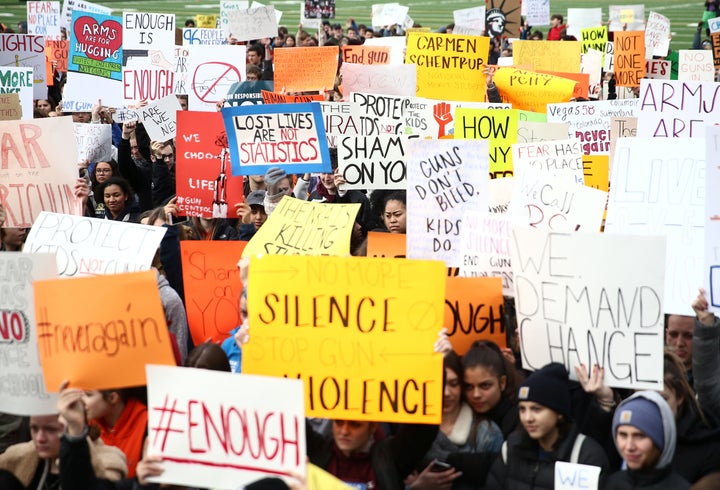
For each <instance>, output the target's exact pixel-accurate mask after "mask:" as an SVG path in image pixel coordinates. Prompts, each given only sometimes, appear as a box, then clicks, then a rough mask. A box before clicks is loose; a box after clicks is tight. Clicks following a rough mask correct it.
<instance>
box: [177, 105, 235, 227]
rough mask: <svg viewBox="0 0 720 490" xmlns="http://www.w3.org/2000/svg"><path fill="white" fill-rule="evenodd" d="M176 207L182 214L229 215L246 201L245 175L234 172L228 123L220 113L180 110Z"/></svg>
mask: <svg viewBox="0 0 720 490" xmlns="http://www.w3.org/2000/svg"><path fill="white" fill-rule="evenodd" d="M177 118H178V138H177V139H176V144H177V150H176V155H177V165H176V172H177V176H176V179H175V186H176V193H177V203H176V204H177V208H178V214H179V215H180V216H200V217H204V218H227V217H228V210H229V212H230V214H231V215H235V208H234V205H235V204H237V203H240V202H242V201H243V198H244V195H243V178H242V176H241V175H231V172H230V167H231V166H230V160H231V156H230V153H229V151H228V146H227V145H228V143H227V137H226V135H225V125H224V123H223V120H222V116H221V114H220V113H218V112H193V111H179V112H178V113H177Z"/></svg>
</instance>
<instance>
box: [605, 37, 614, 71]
mask: <svg viewBox="0 0 720 490" xmlns="http://www.w3.org/2000/svg"><path fill="white" fill-rule="evenodd" d="M614 54H615V45H614V44H613V43H611V42H610V41H608V42H606V43H605V51H604V54H603V71H604V72H611V71H613V70H614V69H615V57H614Z"/></svg>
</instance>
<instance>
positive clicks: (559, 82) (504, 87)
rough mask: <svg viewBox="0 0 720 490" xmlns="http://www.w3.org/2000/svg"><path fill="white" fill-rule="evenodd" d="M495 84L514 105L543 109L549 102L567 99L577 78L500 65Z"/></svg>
mask: <svg viewBox="0 0 720 490" xmlns="http://www.w3.org/2000/svg"><path fill="white" fill-rule="evenodd" d="M494 79H495V84H496V85H497V88H498V90H499V91H500V93H501V94H502V95H503V97H505V99H506V100H508V101H510V102H511V103H512V106H513V109H521V110H526V111H532V112H539V113H543V114H544V113H545V112H546V111H547V105H548V104H557V103H561V102H570V100H571V99H572V97H573V91H574V90H575V85H576V84H577V81H575V80H570V79H569V78H562V77H558V76H555V75H548V74H546V73H537V72H534V71H527V70H518V69H516V68H500V69H499V70H497V71H496V72H495V77H494Z"/></svg>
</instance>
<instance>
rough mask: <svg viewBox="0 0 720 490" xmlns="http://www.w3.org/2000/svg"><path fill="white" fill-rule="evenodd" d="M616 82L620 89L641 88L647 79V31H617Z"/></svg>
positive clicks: (615, 44) (615, 41)
mask: <svg viewBox="0 0 720 490" xmlns="http://www.w3.org/2000/svg"><path fill="white" fill-rule="evenodd" d="M613 46H614V49H615V54H614V55H613V56H614V58H613V59H614V63H615V64H614V70H615V82H616V85H617V86H618V87H639V86H640V80H641V79H642V78H643V77H645V31H616V32H615V40H614V44H613Z"/></svg>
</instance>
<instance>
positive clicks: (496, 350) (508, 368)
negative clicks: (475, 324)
mask: <svg viewBox="0 0 720 490" xmlns="http://www.w3.org/2000/svg"><path fill="white" fill-rule="evenodd" d="M462 367H463V371H465V370H467V369H472V368H475V367H481V368H484V369H487V370H488V371H490V372H491V373H492V374H493V375H494V376H496V377H497V378H498V380H499V379H500V378H502V377H503V376H505V379H506V381H505V389H504V390H503V391H502V393H503V395H504V396H505V398H507V399H508V400H509V401H511V402H514V401H515V398H516V395H517V389H518V386H517V383H518V380H517V376H516V374H515V366H513V365H512V363H511V362H510V361H509V360H507V359H506V358H505V356H504V355H503V353H502V352H501V351H500V347H498V346H497V344H496V343H495V342H492V341H490V340H476V341H475V342H473V344H472V345H471V346H470V349H469V350H468V351H467V353H465V355H464V356H463V357H462Z"/></svg>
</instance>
